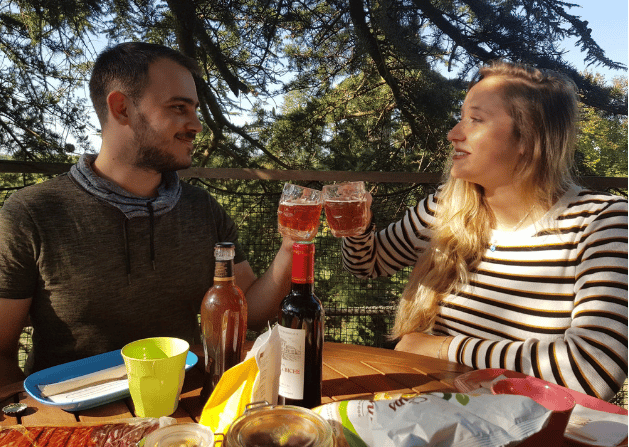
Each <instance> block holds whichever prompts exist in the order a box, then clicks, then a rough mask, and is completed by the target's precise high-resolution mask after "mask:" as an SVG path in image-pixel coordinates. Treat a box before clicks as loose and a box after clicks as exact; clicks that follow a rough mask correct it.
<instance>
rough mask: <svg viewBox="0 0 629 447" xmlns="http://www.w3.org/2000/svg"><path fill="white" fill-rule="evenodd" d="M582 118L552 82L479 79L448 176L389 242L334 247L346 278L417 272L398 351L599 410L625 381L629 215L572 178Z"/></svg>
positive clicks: (386, 237)
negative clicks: (553, 387) (536, 387)
mask: <svg viewBox="0 0 629 447" xmlns="http://www.w3.org/2000/svg"><path fill="white" fill-rule="evenodd" d="M577 120H578V105H577V98H576V91H575V87H574V85H573V84H572V82H570V81H568V80H566V79H564V78H563V77H561V76H559V75H558V74H556V73H554V74H550V73H542V72H541V71H539V70H536V69H532V68H526V67H521V66H516V65H512V64H508V63H504V62H501V63H496V64H493V65H491V66H487V67H484V68H482V69H481V70H480V73H479V76H478V79H477V80H476V81H475V82H474V83H473V85H472V86H471V88H470V90H469V91H468V93H467V95H466V98H465V101H464V103H463V106H462V109H461V120H460V122H459V123H458V124H457V125H456V126H455V127H454V128H453V129H452V130H451V131H450V133H449V134H448V139H449V140H450V141H451V142H452V145H453V149H454V150H453V155H452V158H451V166H450V170H449V172H450V174H449V177H448V178H447V180H446V181H445V183H444V184H443V185H442V186H441V187H440V188H439V189H438V191H437V193H436V194H435V195H430V196H428V197H427V198H426V199H424V200H422V201H420V202H419V203H418V204H417V205H416V206H415V207H412V208H409V209H408V210H407V212H406V214H405V216H404V218H403V219H402V220H400V221H399V222H397V223H394V224H391V225H390V226H389V227H388V228H386V229H384V230H382V231H380V232H377V233H376V232H375V231H373V230H372V231H371V232H368V233H367V234H365V235H363V236H361V237H355V238H345V239H344V240H343V259H344V264H345V266H346V268H347V269H348V270H349V271H351V272H352V273H353V274H354V275H356V276H359V277H376V276H389V275H392V274H393V273H395V272H396V271H398V270H400V269H401V268H403V267H406V266H410V265H414V269H413V271H412V273H411V275H410V279H409V282H408V284H407V286H406V288H405V290H404V292H403V294H402V297H401V300H400V304H399V307H398V310H397V315H396V319H395V324H394V327H393V333H392V337H393V338H395V339H399V342H398V344H397V346H396V349H398V350H403V351H409V352H415V353H418V354H422V355H427V356H432V357H437V358H447V359H448V360H450V361H455V362H459V363H462V364H465V365H468V366H471V367H474V368H478V369H481V368H507V369H511V370H516V371H520V372H523V373H525V374H529V375H533V376H536V377H540V378H542V379H545V380H548V381H551V382H555V383H558V384H560V385H563V386H566V387H569V388H572V389H574V390H578V391H581V392H585V393H587V394H590V395H594V396H597V397H600V398H603V399H606V400H608V399H609V398H611V397H612V396H613V395H614V394H615V393H616V392H617V391H618V389H619V387H620V386H621V384H622V383H623V381H624V380H625V378H626V377H627V201H626V199H624V198H621V197H617V196H613V195H610V194H605V193H595V192H592V191H588V190H585V189H583V188H580V187H578V186H577V185H576V183H575V182H574V180H573V178H572V168H573V153H574V147H575V138H576V126H577Z"/></svg>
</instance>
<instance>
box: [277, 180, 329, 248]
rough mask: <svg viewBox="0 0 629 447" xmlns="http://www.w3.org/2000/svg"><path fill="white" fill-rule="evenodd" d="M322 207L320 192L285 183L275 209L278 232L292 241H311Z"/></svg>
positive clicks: (317, 226) (317, 225)
mask: <svg viewBox="0 0 629 447" xmlns="http://www.w3.org/2000/svg"><path fill="white" fill-rule="evenodd" d="M322 206H323V200H322V198H321V191H319V190H316V189H311V188H306V187H303V186H299V185H293V184H291V183H286V184H285V185H284V190H283V191H282V197H281V198H280V203H279V206H278V208H277V227H278V230H279V231H280V233H281V234H282V236H285V237H289V238H291V239H293V240H298V241H299V240H301V241H309V240H312V238H313V237H314V236H315V235H316V234H317V231H318V230H319V219H320V217H321V208H322Z"/></svg>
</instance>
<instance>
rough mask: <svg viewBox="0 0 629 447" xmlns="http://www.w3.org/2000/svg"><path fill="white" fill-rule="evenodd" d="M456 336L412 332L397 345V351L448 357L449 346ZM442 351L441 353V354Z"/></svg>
mask: <svg viewBox="0 0 629 447" xmlns="http://www.w3.org/2000/svg"><path fill="white" fill-rule="evenodd" d="M453 338H454V337H444V336H440V335H430V334H426V333H423V332H411V333H409V334H406V335H404V336H403V337H402V338H401V339H400V341H399V342H398V344H397V345H395V350H396V351H405V352H412V353H413V354H419V355H424V356H426V357H434V358H442V359H446V358H447V353H448V347H449V346H450V342H451V341H452V339H453ZM440 353H441V355H440Z"/></svg>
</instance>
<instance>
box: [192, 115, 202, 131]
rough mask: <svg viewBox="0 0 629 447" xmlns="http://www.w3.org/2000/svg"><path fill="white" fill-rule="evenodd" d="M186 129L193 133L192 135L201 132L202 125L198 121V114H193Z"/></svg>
mask: <svg viewBox="0 0 629 447" xmlns="http://www.w3.org/2000/svg"><path fill="white" fill-rule="evenodd" d="M188 129H189V130H191V131H193V132H194V133H199V132H201V131H202V130H203V124H202V123H201V120H200V119H199V114H198V113H197V112H195V113H193V116H192V119H191V120H190V123H189V124H188Z"/></svg>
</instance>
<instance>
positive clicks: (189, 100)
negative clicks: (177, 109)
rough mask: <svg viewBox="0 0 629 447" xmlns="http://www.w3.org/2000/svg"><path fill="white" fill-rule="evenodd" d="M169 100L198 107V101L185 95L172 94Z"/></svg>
mask: <svg viewBox="0 0 629 447" xmlns="http://www.w3.org/2000/svg"><path fill="white" fill-rule="evenodd" d="M169 102H185V103H186V104H190V105H191V106H193V107H199V102H198V101H195V100H194V99H192V98H189V97H187V96H173V97H172V98H170V100H169Z"/></svg>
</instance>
